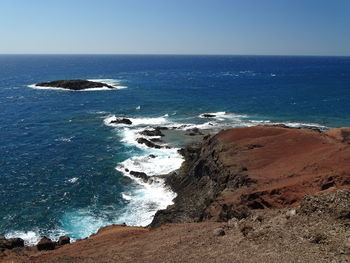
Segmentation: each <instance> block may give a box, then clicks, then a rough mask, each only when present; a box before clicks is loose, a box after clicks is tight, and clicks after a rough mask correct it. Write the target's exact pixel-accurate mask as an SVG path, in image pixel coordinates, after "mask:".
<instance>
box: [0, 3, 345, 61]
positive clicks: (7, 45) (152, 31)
mask: <svg viewBox="0 0 350 263" xmlns="http://www.w3.org/2000/svg"><path fill="white" fill-rule="evenodd" d="M349 14H350V1H349V0H332V1H329V0H293V1H292V0H264V1H262V0H176V1H175V0H173V1H170V0H127V1H122V0H115V1H113V0H99V1H97V0H49V1H48V0H1V1H0V34H1V41H0V54H204V55H205V54H213V55H216V54H217V55H220V54H234V55H321V56H332V55H335V56H350V15H349Z"/></svg>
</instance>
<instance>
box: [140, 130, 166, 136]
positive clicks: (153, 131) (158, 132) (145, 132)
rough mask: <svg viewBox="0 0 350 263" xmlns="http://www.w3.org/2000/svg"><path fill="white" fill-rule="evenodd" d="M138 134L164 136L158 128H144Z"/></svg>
mask: <svg viewBox="0 0 350 263" xmlns="http://www.w3.org/2000/svg"><path fill="white" fill-rule="evenodd" d="M140 134H142V135H145V136H164V134H163V133H162V132H161V131H160V130H159V129H154V130H144V131H142V132H140Z"/></svg>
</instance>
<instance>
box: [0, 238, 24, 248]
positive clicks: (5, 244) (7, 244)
mask: <svg viewBox="0 0 350 263" xmlns="http://www.w3.org/2000/svg"><path fill="white" fill-rule="evenodd" d="M16 247H24V240H23V239H21V238H9V239H6V238H5V237H0V248H3V249H13V248H16Z"/></svg>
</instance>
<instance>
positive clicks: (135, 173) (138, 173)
mask: <svg viewBox="0 0 350 263" xmlns="http://www.w3.org/2000/svg"><path fill="white" fill-rule="evenodd" d="M130 174H131V175H132V176H135V177H137V178H140V179H142V181H144V182H145V183H147V182H148V180H149V178H150V177H149V176H148V175H147V174H145V173H143V172H135V171H130Z"/></svg>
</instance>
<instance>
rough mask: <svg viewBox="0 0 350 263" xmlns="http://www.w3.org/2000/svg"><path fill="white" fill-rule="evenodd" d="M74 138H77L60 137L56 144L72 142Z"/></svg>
mask: <svg viewBox="0 0 350 263" xmlns="http://www.w3.org/2000/svg"><path fill="white" fill-rule="evenodd" d="M74 137H75V136H72V137H60V138H57V139H55V141H56V142H71V141H72V139H73V138H74Z"/></svg>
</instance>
